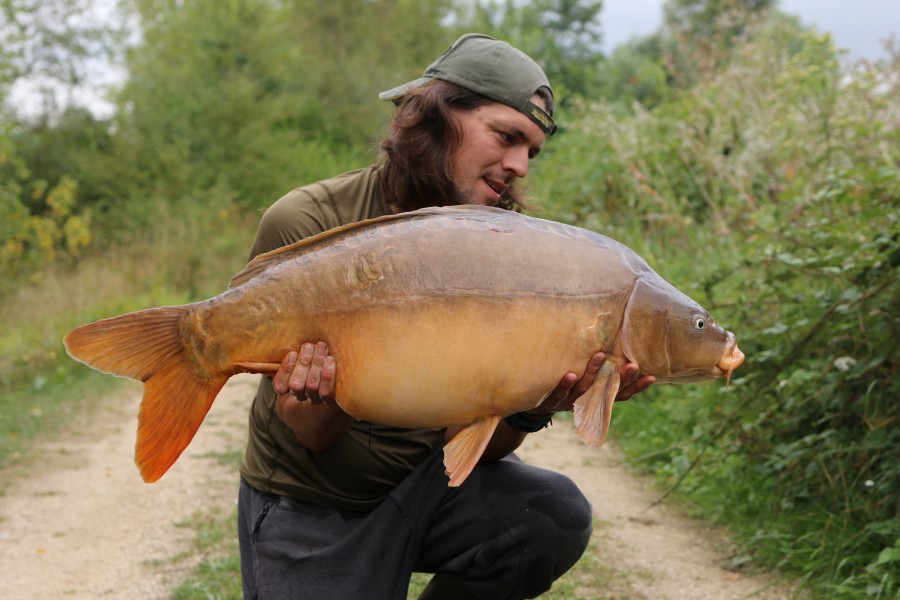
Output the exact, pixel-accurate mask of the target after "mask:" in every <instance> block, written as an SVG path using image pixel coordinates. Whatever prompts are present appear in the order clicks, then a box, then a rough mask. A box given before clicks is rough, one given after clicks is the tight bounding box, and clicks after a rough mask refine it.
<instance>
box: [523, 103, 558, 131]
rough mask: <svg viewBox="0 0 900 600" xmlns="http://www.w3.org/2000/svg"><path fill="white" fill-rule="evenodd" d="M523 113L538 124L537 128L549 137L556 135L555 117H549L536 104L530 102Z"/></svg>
mask: <svg viewBox="0 0 900 600" xmlns="http://www.w3.org/2000/svg"><path fill="white" fill-rule="evenodd" d="M522 112H523V113H525V115H526V116H527V117H528V118H529V119H531V120H532V121H534V122H535V123H537V126H538V127H540V128H541V129H542V130H543V131H544V133H546V134H547V135H553V134H554V133H556V123H554V122H553V117H551V116H550V115H548V114H547V112H546V111H544V110H543V109H542V108H541V107H540V106H538V105H537V104H535V103H534V102H530V101H529V102H528V103H527V104H526V105H525V108H523V109H522Z"/></svg>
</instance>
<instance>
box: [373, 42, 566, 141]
mask: <svg viewBox="0 0 900 600" xmlns="http://www.w3.org/2000/svg"><path fill="white" fill-rule="evenodd" d="M433 79H440V80H442V81H449V82H450V83H455V84H456V85H458V86H460V87H464V88H466V89H467V90H470V91H472V92H475V93H477V94H481V95H482V96H486V97H488V98H490V99H491V100H495V101H497V102H501V103H503V104H506V105H507V106H511V107H512V108H514V109H516V110H518V111H521V112H523V113H524V114H525V115H527V116H528V118H530V119H531V120H532V121H534V122H535V123H536V124H537V126H538V127H540V128H541V129H542V130H543V131H544V133H546V134H548V135H553V133H554V132H555V131H556V123H554V122H553V117H551V116H550V115H549V114H547V111H545V110H543V109H542V108H541V107H540V106H537V105H536V104H534V103H533V102H532V101H531V97H532V96H533V95H534V93H535V92H536V91H537V90H538V88H540V87H546V88H547V89H549V90H550V93H551V94H552V93H553V90H552V88H550V82H549V81H548V80H547V75H545V74H544V71H543V69H541V67H540V66H539V65H538V64H537V63H536V62H534V60H532V59H531V57H529V56H528V55H527V54H525V53H524V52H522V51H521V50H518V49H516V48H513V47H512V46H510V45H509V44H507V43H506V42H502V41H500V40H498V39H496V38H492V37H490V36H488V35H483V34H480V33H467V34H466V35H464V36H462V37H461V38H459V39H458V40H456V42H454V43H453V45H452V46H450V48H448V49H447V51H446V52H444V53H443V54H441V55H440V56H439V57H438V59H437V60H436V61H434V62H433V63H431V65H430V66H429V67H428V68H427V69H425V73H424V75H422V77H419V78H418V79H415V80H413V81H410V82H409V83H405V84H403V85H401V86H398V87H395V88H393V89H391V90H387V91H385V92H381V93H380V94H379V95H378V97H379V98H381V99H382V100H392V101H394V102H395V103H397V102H399V101H400V100H401V99H402V98H403V96H405V95H406V94H407V93H409V92H410V91H411V90H414V89H416V88H419V87H422V86H423V85H425V84H426V83H428V82H430V81H432V80H433Z"/></svg>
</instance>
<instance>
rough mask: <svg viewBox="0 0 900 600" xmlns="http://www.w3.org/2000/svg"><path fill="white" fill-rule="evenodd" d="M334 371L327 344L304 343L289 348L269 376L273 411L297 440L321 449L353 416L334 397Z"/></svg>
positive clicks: (325, 446) (340, 432) (348, 424)
mask: <svg viewBox="0 0 900 600" xmlns="http://www.w3.org/2000/svg"><path fill="white" fill-rule="evenodd" d="M336 373H337V368H336V366H335V362H334V357H333V356H331V355H330V354H328V344H326V343H325V342H319V343H317V344H312V343H306V344H303V345H302V346H300V352H299V353H298V352H290V353H289V354H288V355H287V356H286V357H285V358H284V361H283V362H282V363H281V367H280V368H279V369H278V372H277V373H276V374H275V376H274V377H273V378H272V384H273V387H274V388H275V393H276V394H278V398H276V400H275V413H276V414H277V415H278V418H279V419H281V420H282V421H283V422H284V424H285V425H287V427H288V429H290V430H291V433H293V434H294V437H295V438H296V439H297V441H298V442H300V443H301V444H303V445H304V446H306V447H307V448H309V449H310V450H312V451H313V452H324V451H325V450H327V449H328V448H330V447H331V445H332V444H334V443H335V442H336V441H337V440H338V439H340V437H341V436H342V435H344V434H345V433H346V432H347V429H349V428H350V424H351V423H353V417H351V416H350V415H348V414H347V413H345V412H344V411H343V410H341V408H340V407H339V406H338V405H337V403H335V401H334V382H335V376H336Z"/></svg>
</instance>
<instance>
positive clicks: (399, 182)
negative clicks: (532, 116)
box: [381, 80, 553, 211]
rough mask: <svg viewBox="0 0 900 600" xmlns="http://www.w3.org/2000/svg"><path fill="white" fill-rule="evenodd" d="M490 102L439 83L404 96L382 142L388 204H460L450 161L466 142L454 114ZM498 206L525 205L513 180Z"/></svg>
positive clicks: (547, 100)
mask: <svg viewBox="0 0 900 600" xmlns="http://www.w3.org/2000/svg"><path fill="white" fill-rule="evenodd" d="M536 93H537V94H538V96H539V97H540V98H541V100H543V101H544V104H545V106H546V107H547V113H548V114H550V115H553V95H552V94H551V93H550V90H549V89H547V88H544V87H542V88H540V89H539V90H538V91H537V92H536ZM491 102H494V101H493V100H491V99H489V98H486V97H485V96H482V95H481V94H477V93H475V92H472V91H469V90H467V89H465V88H463V87H460V86H458V85H455V84H453V83H449V82H446V81H441V80H434V81H432V82H431V83H429V84H427V85H424V86H422V87H420V88H416V89H414V90H412V91H410V92H409V93H408V94H407V95H406V96H404V97H403V99H402V100H401V102H400V104H399V106H397V108H396V110H395V111H394V116H393V118H392V119H391V122H390V124H389V125H388V131H387V134H386V135H385V137H384V140H382V142H381V161H382V166H381V182H382V185H383V186H384V189H385V193H386V194H387V199H388V202H390V203H391V204H392V205H394V206H397V207H398V208H399V209H400V210H401V211H408V210H416V209H418V208H424V207H426V206H444V205H448V204H460V203H461V202H462V201H461V199H460V197H459V192H458V190H457V188H456V185H455V184H454V182H453V178H452V177H451V173H452V169H453V165H452V164H451V157H453V155H454V154H455V152H456V149H457V148H458V147H459V145H460V142H461V141H462V140H461V136H462V132H461V131H460V129H459V125H458V124H457V122H456V119H454V118H453V111H454V110H462V111H471V110H475V109H476V108H478V107H479V106H483V105H485V104H489V103H491ZM498 206H500V207H501V208H507V209H514V208H517V207H523V206H524V200H523V198H522V194H521V193H520V191H519V190H518V189H517V188H516V185H515V182H513V184H512V185H510V187H509V188H508V189H507V190H506V192H505V193H504V194H503V197H502V198H501V199H500V203H499V204H498Z"/></svg>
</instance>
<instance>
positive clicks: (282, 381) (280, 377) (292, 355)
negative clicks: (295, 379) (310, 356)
mask: <svg viewBox="0 0 900 600" xmlns="http://www.w3.org/2000/svg"><path fill="white" fill-rule="evenodd" d="M296 364H297V353H296V352H288V354H287V356H285V357H284V360H282V361H281V367H279V368H278V372H277V373H275V376H274V377H273V378H272V386H273V387H274V388H275V392H276V393H278V394H286V393H288V392H289V391H291V389H290V387H289V385H288V384H289V379H290V377H291V374H292V373H293V372H294V365H296Z"/></svg>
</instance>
